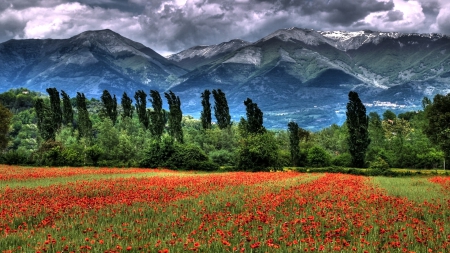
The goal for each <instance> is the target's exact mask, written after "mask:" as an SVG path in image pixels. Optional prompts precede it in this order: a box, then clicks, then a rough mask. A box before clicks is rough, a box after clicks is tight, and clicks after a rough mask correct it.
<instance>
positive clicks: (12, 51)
mask: <svg viewBox="0 0 450 253" xmlns="http://www.w3.org/2000/svg"><path fill="white" fill-rule="evenodd" d="M0 69H1V71H0V83H1V84H2V85H1V88H0V89H1V90H2V91H4V90H7V89H9V88H12V87H26V88H29V89H32V90H36V91H43V92H45V89H46V88H48V87H57V88H58V89H62V90H65V91H66V92H67V93H69V94H72V95H74V94H76V92H77V91H79V92H84V93H85V94H86V96H88V97H91V96H92V97H99V96H100V95H101V93H102V91H103V90H104V89H108V90H110V91H111V92H113V93H116V94H120V95H121V94H122V93H123V92H124V91H127V92H129V94H132V95H134V91H135V90H137V89H145V90H149V89H157V90H161V91H163V90H165V89H167V88H168V87H169V86H170V85H171V84H172V83H173V79H175V78H176V77H177V76H179V75H182V74H185V73H186V70H184V69H182V68H180V67H178V66H177V65H175V64H173V63H172V62H171V61H169V60H167V59H166V58H164V57H162V56H161V55H159V54H158V53H156V52H155V51H153V50H152V49H150V48H148V47H145V46H144V45H142V44H140V43H137V42H134V41H132V40H129V39H127V38H124V37H122V36H121V35H119V34H117V33H115V32H113V31H111V30H101V31H87V32H84V33H81V34H79V35H77V36H74V37H72V38H70V39H62V40H53V39H46V40H10V41H7V42H4V43H1V44H0Z"/></svg>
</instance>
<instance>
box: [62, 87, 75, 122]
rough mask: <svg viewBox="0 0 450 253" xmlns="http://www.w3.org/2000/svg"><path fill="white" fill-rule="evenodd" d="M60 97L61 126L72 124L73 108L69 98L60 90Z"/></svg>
mask: <svg viewBox="0 0 450 253" xmlns="http://www.w3.org/2000/svg"><path fill="white" fill-rule="evenodd" d="M61 96H62V101H63V124H65V125H68V124H73V108H72V103H71V102H70V97H69V95H67V93H66V92H64V91H63V90H61Z"/></svg>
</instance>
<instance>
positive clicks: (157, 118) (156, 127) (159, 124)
mask: <svg viewBox="0 0 450 253" xmlns="http://www.w3.org/2000/svg"><path fill="white" fill-rule="evenodd" d="M150 97H151V99H149V101H150V103H152V107H153V111H151V112H150V132H151V133H152V135H153V136H155V137H157V138H158V139H159V138H161V136H162V134H163V132H164V126H165V124H166V121H165V116H164V111H163V109H162V103H163V102H162V99H161V96H160V95H159V92H158V91H156V90H151V91H150Z"/></svg>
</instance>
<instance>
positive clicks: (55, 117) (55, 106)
mask: <svg viewBox="0 0 450 253" xmlns="http://www.w3.org/2000/svg"><path fill="white" fill-rule="evenodd" d="M46 91H47V93H48V95H49V96H50V111H51V116H52V122H53V124H54V128H55V129H56V130H57V129H59V127H61V125H62V111H61V99H60V97H59V92H58V90H57V89H56V88H48V89H46Z"/></svg>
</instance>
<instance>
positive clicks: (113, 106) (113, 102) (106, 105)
mask: <svg viewBox="0 0 450 253" xmlns="http://www.w3.org/2000/svg"><path fill="white" fill-rule="evenodd" d="M100 98H101V100H102V103H103V108H102V114H103V115H104V116H106V117H108V118H110V119H111V121H112V123H113V125H115V124H116V121H117V99H116V95H114V97H111V94H110V93H109V91H107V90H104V91H103V94H102V96H101V97H100Z"/></svg>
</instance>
